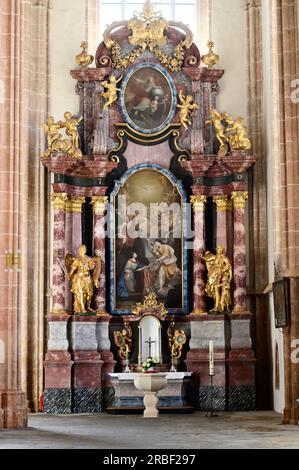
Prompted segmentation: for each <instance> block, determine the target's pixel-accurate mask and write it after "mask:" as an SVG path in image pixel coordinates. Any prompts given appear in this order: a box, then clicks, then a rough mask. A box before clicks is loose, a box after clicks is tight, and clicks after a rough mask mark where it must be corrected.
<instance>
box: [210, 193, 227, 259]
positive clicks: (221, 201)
mask: <svg viewBox="0 0 299 470" xmlns="http://www.w3.org/2000/svg"><path fill="white" fill-rule="evenodd" d="M213 200H214V203H215V204H216V206H217V246H223V248H224V249H225V252H226V253H227V245H228V243H227V216H226V213H227V207H228V197H227V196H214V198H213Z"/></svg>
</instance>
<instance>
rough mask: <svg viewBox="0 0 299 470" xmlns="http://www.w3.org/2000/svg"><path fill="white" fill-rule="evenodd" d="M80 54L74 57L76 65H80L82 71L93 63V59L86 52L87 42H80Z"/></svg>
mask: <svg viewBox="0 0 299 470" xmlns="http://www.w3.org/2000/svg"><path fill="white" fill-rule="evenodd" d="M80 47H81V48H82V52H81V53H80V54H78V55H77V56H76V63H77V64H78V65H80V67H82V68H83V69H85V68H86V67H88V66H89V65H91V64H92V63H93V60H94V57H93V56H92V55H90V54H88V52H87V48H88V42H87V41H83V42H81V46H80Z"/></svg>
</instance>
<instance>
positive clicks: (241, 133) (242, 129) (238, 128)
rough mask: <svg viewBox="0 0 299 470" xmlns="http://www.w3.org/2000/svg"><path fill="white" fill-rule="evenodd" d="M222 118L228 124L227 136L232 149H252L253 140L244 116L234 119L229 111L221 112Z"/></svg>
mask: <svg viewBox="0 0 299 470" xmlns="http://www.w3.org/2000/svg"><path fill="white" fill-rule="evenodd" d="M221 117H222V120H223V121H224V122H225V123H226V124H227V127H226V129H225V135H226V136H227V139H228V142H229V145H230V148H231V150H250V149H251V141H250V139H249V138H248V129H247V127H246V125H245V122H244V119H243V118H242V117H240V116H239V117H237V119H236V120H234V119H233V118H232V117H231V116H230V115H229V114H228V113H222V114H221Z"/></svg>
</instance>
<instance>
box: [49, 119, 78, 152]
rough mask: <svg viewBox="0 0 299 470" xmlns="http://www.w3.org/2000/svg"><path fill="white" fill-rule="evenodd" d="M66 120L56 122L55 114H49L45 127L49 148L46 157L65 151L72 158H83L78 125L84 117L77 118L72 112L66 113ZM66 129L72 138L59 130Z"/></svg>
mask: <svg viewBox="0 0 299 470" xmlns="http://www.w3.org/2000/svg"><path fill="white" fill-rule="evenodd" d="M64 117H65V121H58V122H55V120H54V117H53V116H49V117H48V119H47V122H46V124H43V126H42V127H43V129H44V131H45V133H46V135H47V150H46V152H45V154H44V156H45V157H47V158H48V157H51V156H52V155H53V154H55V153H65V154H66V155H68V156H69V157H72V158H81V157H82V152H81V150H80V148H79V132H78V125H79V124H80V122H81V121H82V119H83V118H82V117H80V118H76V117H75V116H72V114H71V113H69V112H66V113H65V114H64ZM61 129H65V133H66V135H67V136H68V137H71V140H68V139H67V138H66V137H65V136H64V135H62V134H61V133H60V132H59V131H60V130H61Z"/></svg>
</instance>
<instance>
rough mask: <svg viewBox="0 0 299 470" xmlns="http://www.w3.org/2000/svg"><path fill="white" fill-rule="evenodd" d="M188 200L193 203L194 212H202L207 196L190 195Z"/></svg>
mask: <svg viewBox="0 0 299 470" xmlns="http://www.w3.org/2000/svg"><path fill="white" fill-rule="evenodd" d="M190 202H191V204H192V205H193V210H194V212H204V211H205V204H206V202H207V196H191V197H190Z"/></svg>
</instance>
